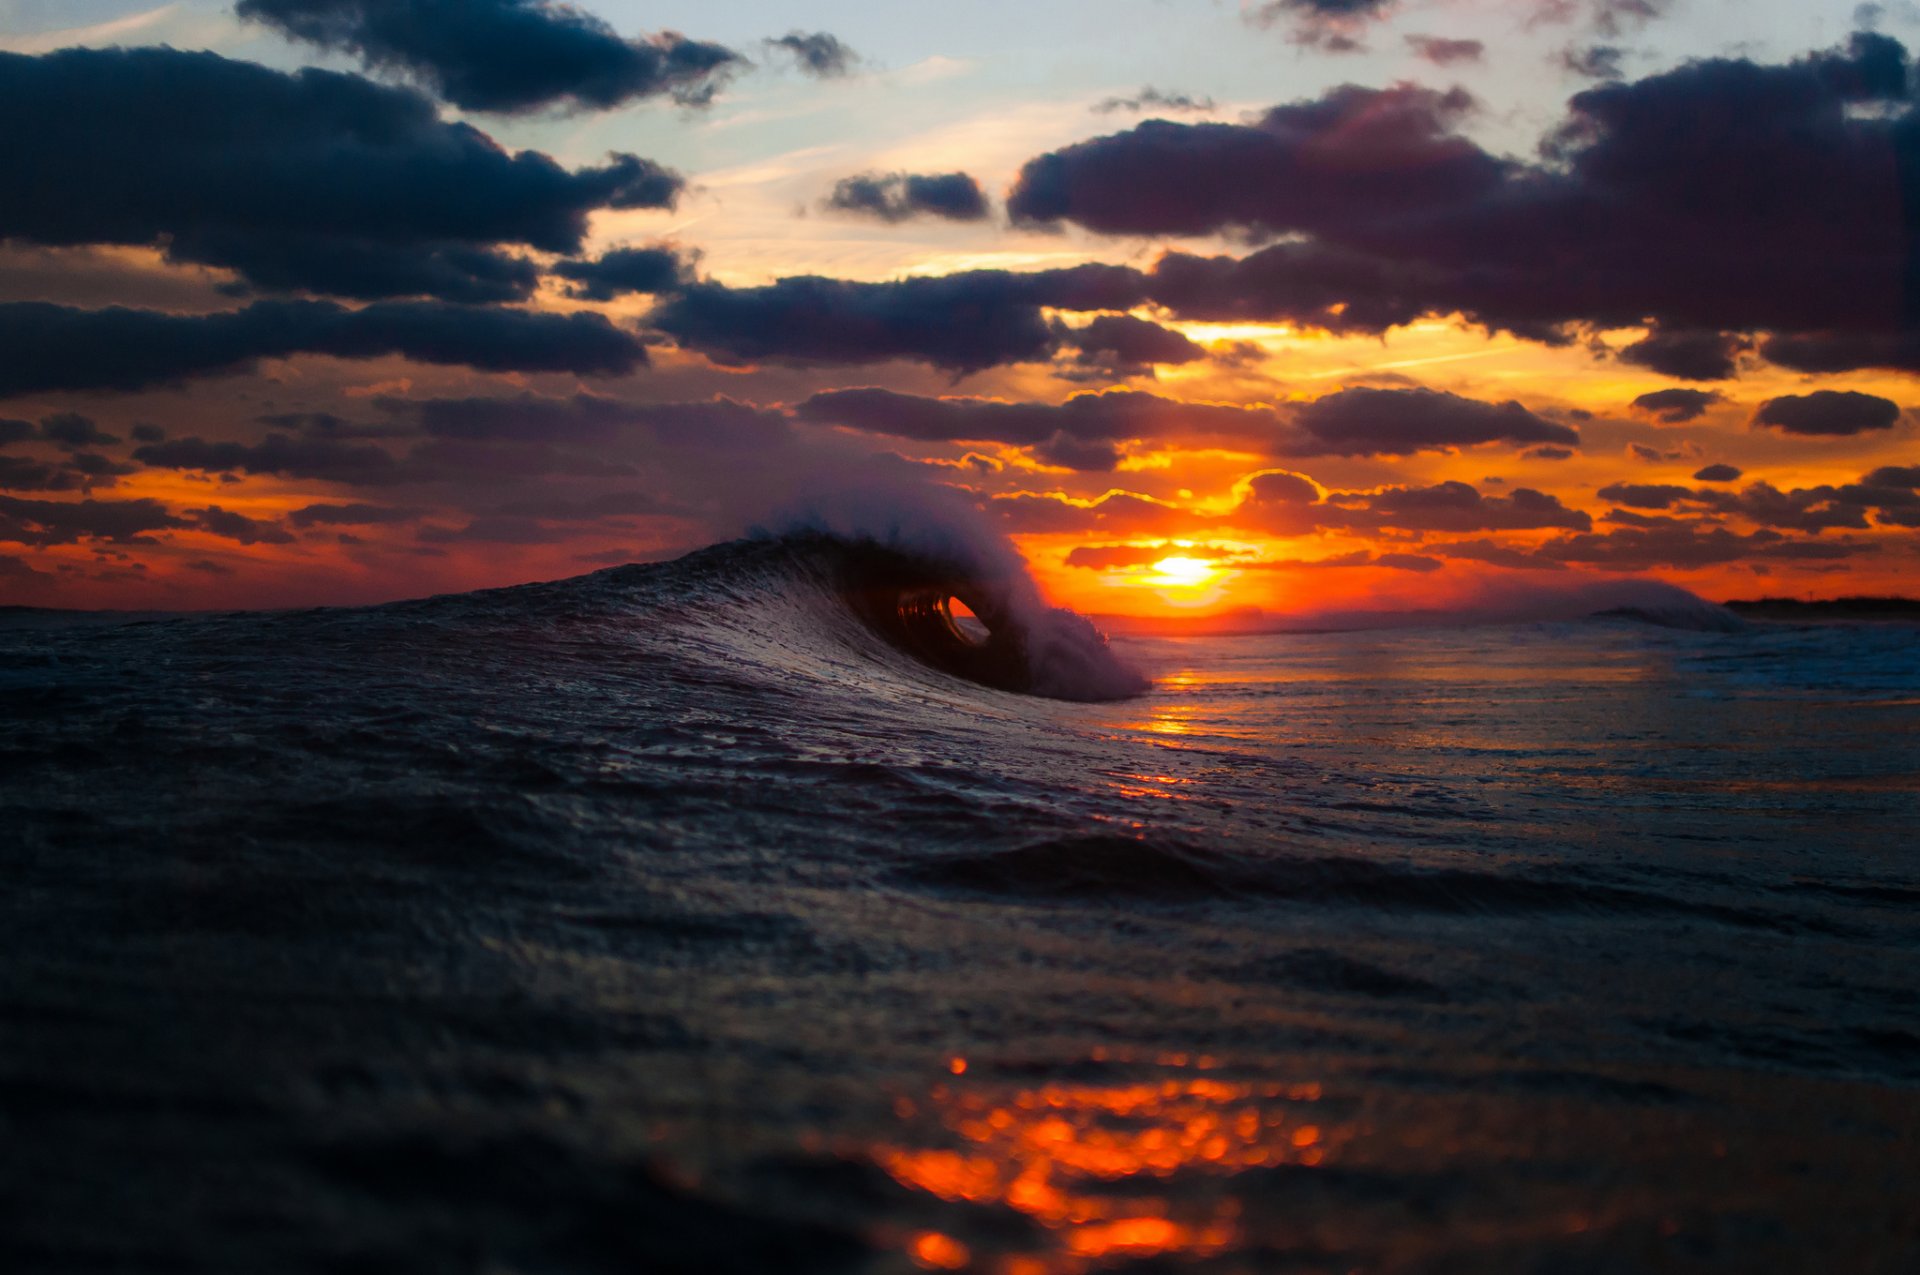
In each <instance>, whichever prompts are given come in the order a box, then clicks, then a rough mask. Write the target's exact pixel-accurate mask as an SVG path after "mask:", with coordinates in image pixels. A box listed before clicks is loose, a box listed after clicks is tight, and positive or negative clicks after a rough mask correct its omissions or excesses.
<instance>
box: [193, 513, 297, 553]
mask: <svg viewBox="0 0 1920 1275" xmlns="http://www.w3.org/2000/svg"><path fill="white" fill-rule="evenodd" d="M181 512H182V513H184V514H185V515H186V519H187V521H188V523H189V524H190V525H191V526H192V528H193V529H194V530H196V531H204V532H206V533H207V534H208V535H210V536H219V537H220V538H221V539H222V540H232V541H235V542H236V543H239V544H243V545H262V544H264V545H284V544H291V543H293V536H292V535H291V534H290V533H289V532H288V531H287V529H286V528H285V527H282V526H280V525H279V524H278V523H273V522H265V521H262V520H260V519H258V518H249V517H248V516H247V515H245V514H241V513H235V512H234V511H233V510H231V509H222V508H221V507H220V506H218V505H209V506H207V507H206V508H205V509H186V510H182V511H181Z"/></svg>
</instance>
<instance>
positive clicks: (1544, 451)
mask: <svg viewBox="0 0 1920 1275" xmlns="http://www.w3.org/2000/svg"><path fill="white" fill-rule="evenodd" d="M1520 454H1521V455H1522V456H1525V457H1526V458H1527V459H1528V460H1572V459H1573V449H1572V448H1570V447H1529V448H1527V450H1526V451H1524V452H1522V453H1520Z"/></svg>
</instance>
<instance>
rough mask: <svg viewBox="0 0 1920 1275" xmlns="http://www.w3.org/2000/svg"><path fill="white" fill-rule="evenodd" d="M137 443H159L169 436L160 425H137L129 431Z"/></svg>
mask: <svg viewBox="0 0 1920 1275" xmlns="http://www.w3.org/2000/svg"><path fill="white" fill-rule="evenodd" d="M127 432H128V433H129V434H131V435H132V436H133V441H134V442H136V443H157V442H159V441H160V440H161V439H163V438H165V437H166V436H167V431H166V430H164V429H161V428H160V427H159V426H158V425H145V424H142V425H135V426H134V427H133V428H132V429H130V430H128V431H127Z"/></svg>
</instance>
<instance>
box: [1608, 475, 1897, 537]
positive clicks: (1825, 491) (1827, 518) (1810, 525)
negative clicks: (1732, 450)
mask: <svg viewBox="0 0 1920 1275" xmlns="http://www.w3.org/2000/svg"><path fill="white" fill-rule="evenodd" d="M1729 468H1731V467H1729ZM1703 472H1705V471H1703ZM1732 472H1733V473H1734V474H1735V475H1736V476H1737V474H1738V472H1739V471H1738V470H1733V471H1732ZM1702 481H1727V480H1704V479H1703V480H1702ZM1598 494H1599V496H1600V498H1601V499H1602V500H1610V501H1613V502H1614V503H1616V504H1618V505H1623V506H1625V507H1626V508H1628V509H1653V510H1681V511H1685V512H1687V513H1690V514H1694V515H1733V516H1737V517H1740V518H1744V519H1747V520H1748V521H1750V522H1754V523H1757V524H1759V525H1760V526H1762V527H1771V528H1775V529H1779V530H1785V531H1802V532H1807V533H1810V534H1818V533H1819V532H1822V531H1828V530H1832V529H1834V528H1838V527H1846V528H1852V529H1855V530H1864V529H1865V528H1866V526H1867V512H1868V510H1869V509H1870V508H1871V507H1872V506H1873V505H1874V504H1876V503H1882V502H1881V501H1880V500H1879V499H1878V498H1877V497H1876V495H1875V494H1874V493H1872V492H1869V491H1866V490H1865V489H1863V488H1861V487H1853V488H1836V487H1828V486H1822V487H1804V488H1798V487H1797V488H1795V489H1793V490H1792V491H1781V490H1780V489H1779V488H1777V487H1774V486H1773V485H1772V484H1770V483H1753V484H1751V485H1750V486H1748V487H1746V488H1745V489H1744V490H1742V491H1739V492H1730V491H1721V490H1716V489H1713V488H1706V487H1698V488H1695V487H1683V486H1680V485H1679V484H1677V483H1613V484H1611V485H1609V486H1606V487H1602V488H1601V489H1600V491H1599V493H1598ZM1890 503H1891V504H1893V505H1898V504H1899V502H1898V501H1897V500H1895V501H1892V502H1890ZM1607 517H1608V519H1609V520H1610V521H1614V522H1627V523H1633V524H1635V525H1648V524H1647V522H1646V520H1645V519H1643V518H1638V517H1637V516H1628V515H1626V514H1624V513H1623V512H1622V511H1621V510H1619V509H1615V510H1614V511H1613V512H1611V513H1609V514H1608V515H1607Z"/></svg>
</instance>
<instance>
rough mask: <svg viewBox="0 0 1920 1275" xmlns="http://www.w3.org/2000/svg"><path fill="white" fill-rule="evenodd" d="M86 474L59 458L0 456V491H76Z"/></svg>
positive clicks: (83, 483)
mask: <svg viewBox="0 0 1920 1275" xmlns="http://www.w3.org/2000/svg"><path fill="white" fill-rule="evenodd" d="M87 485H88V480H87V476H86V475H85V474H83V473H81V472H80V471H79V470H78V469H75V468H74V467H73V466H72V465H67V464H62V463H61V462H59V461H48V460H34V459H32V458H30V457H26V456H0V491H79V490H80V489H81V488H82V487H85V486H87Z"/></svg>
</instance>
